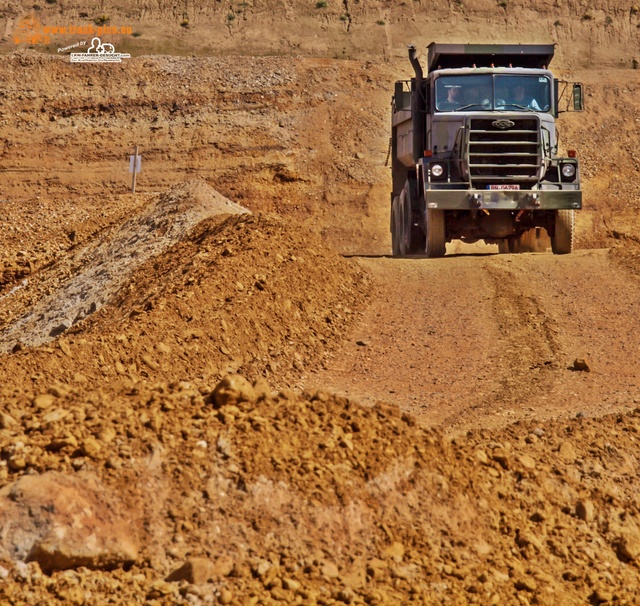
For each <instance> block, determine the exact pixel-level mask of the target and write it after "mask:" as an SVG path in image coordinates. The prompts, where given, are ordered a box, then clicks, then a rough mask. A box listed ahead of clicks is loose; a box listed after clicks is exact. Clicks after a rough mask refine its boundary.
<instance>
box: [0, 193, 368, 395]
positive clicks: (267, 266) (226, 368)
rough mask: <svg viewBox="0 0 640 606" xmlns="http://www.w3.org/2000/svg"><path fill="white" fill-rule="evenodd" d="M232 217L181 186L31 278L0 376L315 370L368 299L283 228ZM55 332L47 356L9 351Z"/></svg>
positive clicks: (224, 204) (334, 259) (216, 199)
mask: <svg viewBox="0 0 640 606" xmlns="http://www.w3.org/2000/svg"><path fill="white" fill-rule="evenodd" d="M238 211H241V212H244V211H242V210H241V207H238V206H237V205H233V204H231V203H230V202H228V201H227V200H225V199H224V198H222V197H221V196H219V195H217V194H216V193H215V192H214V191H213V190H212V189H211V188H209V187H208V186H206V185H204V184H200V183H196V184H187V185H184V186H179V187H177V188H175V189H172V190H170V192H168V193H167V194H164V195H162V196H159V197H158V198H157V199H154V200H153V201H152V202H151V203H150V205H149V206H148V207H145V208H144V209H143V210H142V211H141V212H140V214H139V215H137V216H136V217H134V218H131V219H129V220H128V221H126V222H125V223H124V225H121V226H112V227H111V228H110V229H109V230H108V233H107V234H101V235H100V237H99V238H98V240H97V241H96V242H92V243H91V244H90V245H88V246H86V247H84V248H83V249H82V250H80V251H79V252H78V254H77V255H72V256H71V257H70V258H66V259H65V260H64V263H62V267H61V268H58V267H54V268H52V270H51V271H50V272H48V273H49V275H47V273H46V272H45V273H44V275H42V274H40V276H39V277H40V280H39V281H38V282H37V283H34V288H37V291H36V292H38V291H39V292H43V291H46V292H48V293H49V294H47V296H46V297H45V298H44V299H43V301H42V303H39V304H37V305H36V306H35V307H34V308H33V309H32V310H31V311H30V312H29V314H28V315H27V316H25V318H24V319H23V320H21V321H19V322H17V323H16V324H14V325H12V326H10V327H9V328H7V329H6V330H5V331H4V333H3V336H2V342H3V343H4V347H5V350H6V349H9V348H10V347H13V348H14V355H12V356H5V357H3V358H0V365H1V367H2V371H3V372H4V373H7V375H11V376H12V377H13V381H14V384H15V385H16V386H18V385H22V386H24V387H25V388H28V389H32V388H34V387H35V388H36V389H38V387H40V388H44V389H46V387H47V386H49V385H50V384H51V383H53V382H58V383H61V384H67V385H71V384H78V383H79V384H83V385H85V386H87V385H98V384H100V383H101V382H103V381H105V380H106V381H109V380H113V379H116V378H118V377H120V378H129V379H132V380H137V379H149V380H190V379H192V378H194V377H199V378H200V379H201V380H204V381H208V380H212V381H216V380H217V379H218V378H219V377H221V376H222V375H223V374H224V373H225V372H233V371H235V370H238V369H241V370H243V371H244V372H245V373H247V374H248V375H250V376H254V377H258V376H264V375H266V376H272V377H273V380H274V381H275V382H280V381H282V380H283V379H285V378H286V377H288V376H290V375H294V376H299V375H300V373H302V372H304V369H305V366H306V365H308V364H319V363H321V362H322V360H323V358H324V356H325V355H326V351H325V350H326V349H327V347H328V348H329V349H331V347H332V343H333V341H334V339H335V337H336V336H340V335H341V334H343V332H344V330H345V328H346V327H347V326H348V325H349V324H350V323H351V322H352V321H353V319H355V318H356V317H357V311H358V309H359V308H360V307H361V305H362V304H363V302H364V301H365V300H366V297H367V292H368V286H367V281H366V278H365V276H364V274H363V272H362V271H361V270H359V269H358V268H357V267H356V266H355V265H354V264H353V263H352V262H349V261H347V260H344V259H341V258H340V257H338V255H337V254H336V253H334V252H332V251H330V250H329V249H327V248H326V246H325V245H324V244H323V243H322V242H321V240H320V239H319V238H318V237H317V236H314V235H312V234H310V233H307V232H306V231H305V230H300V228H299V227H294V226H289V225H288V222H287V221H284V220H282V219H279V218H276V217H269V216H262V215H258V216H250V215H247V214H240V215H236V216H233V217H229V218H225V217H227V216H228V214H229V213H230V212H238ZM221 212H222V213H224V216H223V215H220V214H219V213H221ZM212 215H213V216H212ZM205 217H209V218H205ZM178 238H181V241H179V242H177V243H174V242H175V241H176V240H177V239H178ZM172 244H173V245H172ZM61 276H62V277H61ZM25 291H27V292H26V293H25V296H28V294H29V293H28V288H25ZM20 294H21V293H16V294H14V295H11V296H9V297H6V298H5V300H4V301H2V302H1V303H2V304H4V305H6V306H8V305H10V304H11V303H12V300H11V297H16V296H18V295H20ZM105 303H108V305H105ZM93 312H95V313H93ZM85 316H87V317H85ZM61 317H64V318H65V320H64V321H69V323H70V324H71V325H72V326H71V327H67V326H66V324H64V323H63V324H60V322H61V320H60V318H61ZM64 321H63V322H64ZM61 326H62V327H64V328H65V329H66V328H68V330H66V332H65V333H64V335H63V336H61V337H59V338H58V340H57V343H56V346H55V347H53V348H52V347H49V346H40V347H36V348H33V349H28V350H27V349H25V348H24V347H23V346H22V345H19V346H18V347H15V342H16V340H17V339H18V338H19V339H20V342H21V343H24V344H30V343H38V342H42V341H44V340H45V339H52V338H54V337H56V336H58V334H57V333H59V332H62V329H61V328H60V327H61ZM34 381H35V383H34Z"/></svg>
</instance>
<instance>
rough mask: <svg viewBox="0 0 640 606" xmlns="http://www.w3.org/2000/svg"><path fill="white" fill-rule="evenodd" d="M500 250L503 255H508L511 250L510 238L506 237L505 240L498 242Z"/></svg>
mask: <svg viewBox="0 0 640 606" xmlns="http://www.w3.org/2000/svg"><path fill="white" fill-rule="evenodd" d="M498 252H499V253H500V254H501V255H506V254H508V253H509V252H510V251H509V240H507V239H506V238H505V239H504V240H500V242H498Z"/></svg>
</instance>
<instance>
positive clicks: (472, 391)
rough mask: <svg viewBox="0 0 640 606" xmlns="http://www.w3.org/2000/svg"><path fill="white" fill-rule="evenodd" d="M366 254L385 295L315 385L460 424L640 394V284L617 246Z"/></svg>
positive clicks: (617, 405) (567, 412) (617, 403)
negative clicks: (616, 256) (619, 258)
mask: <svg viewBox="0 0 640 606" xmlns="http://www.w3.org/2000/svg"><path fill="white" fill-rule="evenodd" d="M360 262H361V264H362V265H363V266H364V267H366V268H367V269H368V270H369V271H370V272H371V273H372V274H373V276H375V283H376V287H377V293H378V294H377V297H376V300H375V302H374V304H373V305H372V306H371V308H370V309H369V310H368V311H367V313H366V315H365V317H364V318H363V319H362V322H361V323H360V324H359V325H358V326H357V327H356V328H355V330H354V331H353V333H352V335H351V338H350V340H349V341H348V344H347V345H346V346H345V348H344V349H343V350H342V352H341V353H340V354H338V355H337V356H336V357H335V358H334V359H333V360H332V361H331V363H330V364H329V366H328V368H327V369H326V370H325V371H323V372H321V373H320V374H318V375H315V376H313V377H312V378H310V379H309V382H310V383H312V384H313V385H316V384H317V385H324V386H325V387H333V388H335V389H336V390H337V391H340V392H343V393H349V394H350V395H351V396H352V397H356V398H359V399H360V400H361V401H363V402H369V403H373V402H375V401H378V400H386V401H394V402H396V403H397V404H399V405H401V406H402V407H403V408H404V409H405V410H407V411H410V412H412V413H414V414H415V415H417V416H418V417H420V419H421V420H422V421H423V422H425V423H427V424H430V425H441V426H443V427H447V428H450V429H451V430H452V431H460V430H465V429H471V428H477V427H494V426H502V425H505V424H507V423H511V422H513V421H517V420H521V419H530V418H553V417H558V416H571V415H575V414H577V413H584V414H585V415H589V416H590V415H601V414H604V413H607V412H611V411H614V410H619V409H622V408H625V407H629V406H630V407H633V406H634V405H636V404H637V403H638V401H639V400H638V396H639V390H638V385H639V382H640V372H639V369H638V365H637V358H638V349H639V343H638V338H637V335H636V330H637V326H638V325H640V285H639V284H638V283H637V282H636V281H635V280H632V279H630V277H629V275H628V274H627V273H626V271H625V270H624V269H623V268H621V267H620V266H619V265H617V264H615V263H614V262H613V261H612V260H611V259H610V255H609V253H608V252H607V251H606V250H584V251H578V252H576V253H574V254H572V255H567V256H554V255H552V254H548V253H540V254H537V253H536V254H522V255H498V254H474V255H457V256H450V257H445V258H443V259H437V260H432V259H422V258H414V259H391V258H387V257H380V258H361V259H360ZM576 358H585V359H586V360H587V361H588V364H589V366H590V372H579V371H575V370H573V369H572V367H573V363H574V360H575V359H576ZM634 398H635V403H634Z"/></svg>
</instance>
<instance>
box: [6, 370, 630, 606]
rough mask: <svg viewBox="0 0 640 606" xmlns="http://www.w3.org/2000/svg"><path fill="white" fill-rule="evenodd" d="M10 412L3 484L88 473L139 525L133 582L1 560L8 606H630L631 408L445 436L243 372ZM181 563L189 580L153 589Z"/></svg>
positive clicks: (23, 405) (389, 412)
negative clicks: (252, 603) (255, 604)
mask: <svg viewBox="0 0 640 606" xmlns="http://www.w3.org/2000/svg"><path fill="white" fill-rule="evenodd" d="M52 391H53V390H52ZM7 396H9V393H7V392H6V391H5V394H4V398H3V399H4V401H5V402H7V401H8V400H7ZM2 419H3V423H2V426H3V429H1V430H0V431H1V432H2V441H3V443H5V444H12V446H11V447H5V449H4V450H3V457H4V459H5V464H4V465H3V467H2V471H1V473H2V474H3V477H4V481H5V482H8V481H11V480H13V479H15V478H17V477H19V476H20V475H22V474H24V473H32V474H33V473H41V472H45V471H48V470H55V471H57V472H58V473H62V474H70V473H71V474H72V473H73V470H80V469H82V470H85V471H88V472H91V473H92V474H96V475H97V476H99V477H100V480H101V481H102V482H103V483H105V485H107V486H109V487H110V488H111V489H112V490H114V491H118V492H120V494H122V498H123V499H124V500H125V501H126V503H127V504H128V506H129V508H130V510H131V511H137V512H139V513H140V518H139V520H138V522H137V523H138V531H139V533H140V535H141V538H142V539H143V544H144V548H143V553H141V556H140V558H139V561H138V563H137V564H135V565H134V566H133V567H132V568H131V569H130V570H128V571H127V572H124V571H119V572H115V573H107V574H105V573H100V572H90V571H88V570H87V569H80V570H78V571H77V572H73V573H68V572H57V573H55V572H54V573H53V574H52V576H51V577H48V576H45V575H43V574H42V573H41V572H40V570H39V567H38V566H37V565H36V564H29V565H28V566H26V567H25V566H24V565H23V564H20V563H19V562H18V563H15V562H11V561H6V560H5V562H4V566H5V573H3V574H5V576H6V575H8V579H7V580H5V581H4V582H3V583H0V596H2V597H3V598H4V599H9V600H10V601H12V603H15V602H19V601H21V600H25V601H27V602H29V603H35V602H38V601H46V602H50V600H56V599H57V600H58V601H59V602H64V601H65V599H69V598H68V595H67V593H66V592H67V591H73V592H74V594H73V595H75V596H76V598H75V600H76V602H77V603H86V604H99V603H103V602H104V600H105V599H106V597H107V595H108V594H109V593H111V595H113V592H117V595H118V596H119V601H118V602H117V603H128V602H131V601H133V602H135V603H142V601H143V600H144V599H145V598H147V599H157V600H159V602H158V603H166V604H169V603H194V602H195V603H197V604H200V603H208V602H210V600H211V599H215V598H216V597H217V599H218V601H219V602H220V603H233V604H236V603H237V604H242V603H246V602H247V600H249V599H250V598H251V596H253V597H255V598H257V601H259V602H262V603H271V601H274V600H276V601H277V600H280V601H285V602H288V603H298V602H300V603H306V604H314V603H317V604H323V603H324V604H328V603H332V600H333V601H335V603H354V604H358V603H371V604H373V603H375V604H398V603H407V602H410V601H416V602H418V603H445V602H446V603H451V602H452V601H453V602H454V603H483V604H486V603H516V602H520V603H539V604H558V603H563V604H570V603H576V604H577V603H585V602H587V601H591V602H595V603H604V602H606V601H611V600H616V599H617V600H619V601H623V600H628V601H634V600H635V599H636V598H637V595H636V592H637V585H636V583H635V579H636V578H637V569H636V563H637V561H638V558H640V548H639V545H640V525H639V524H638V523H637V520H636V517H637V516H638V514H639V513H640V509H639V507H640V505H639V504H638V502H637V498H636V493H637V490H638V480H637V477H636V474H635V472H634V470H635V468H636V467H637V460H636V455H635V451H636V447H635V442H636V438H635V437H634V436H635V435H636V434H637V432H638V430H639V429H640V412H638V411H636V412H634V413H631V414H628V415H618V416H615V417H607V418H605V419H603V420H592V419H585V418H578V419H575V420H573V421H570V422H567V423H548V424H546V425H544V426H541V425H537V424H534V423H521V424H518V425H515V426H512V427H510V428H508V429H507V430H506V431H492V432H489V431H484V432H476V433H471V434H468V435H467V436H466V437H465V438H464V439H456V440H453V441H450V440H449V439H447V438H445V437H444V436H443V435H441V434H440V433H439V432H437V431H433V430H424V429H422V428H420V427H419V426H417V425H416V424H415V422H414V420H413V419H412V418H411V417H409V416H407V415H405V414H402V413H401V412H400V410H399V409H397V408H395V407H393V406H386V405H382V404H379V405H377V406H374V407H373V408H368V407H362V406H360V405H358V404H357V403H354V402H351V401H349V400H348V399H343V398H337V397H335V396H329V395H327V394H324V393H322V392H318V393H314V394H305V395H302V396H296V395H294V394H292V393H285V392H281V393H279V394H278V395H275V396H273V395H271V391H270V389H269V387H268V386H267V385H266V384H265V383H262V382H257V383H255V384H254V385H253V386H252V385H251V384H250V383H248V382H247V381H245V380H244V379H242V378H241V377H237V376H235V377H228V378H226V379H225V380H224V381H223V382H222V383H221V384H220V385H218V386H217V388H216V389H215V390H213V391H211V388H210V387H207V386H200V387H196V386H194V385H189V384H186V383H183V384H173V385H168V384H158V385H156V386H154V387H149V386H147V385H144V384H141V383H137V384H136V383H131V382H128V383H126V384H123V385H122V386H121V387H120V388H117V389H114V390H113V391H111V392H107V391H105V390H104V389H101V390H99V391H93V392H86V391H83V390H79V389H77V390H73V389H72V390H70V391H68V392H67V393H62V392H61V391H60V390H59V389H58V390H57V391H55V395H51V396H50V397H49V398H48V399H44V398H40V399H36V400H34V401H32V402H29V401H27V402H25V401H14V403H13V404H9V405H8V406H6V408H5V413H4V415H3V417H2ZM36 428H37V430H36ZM602 435H606V436H607V438H603V437H602ZM184 566H186V567H187V570H188V571H190V572H188V574H187V573H186V572H185V568H184ZM194 567H195V568H196V569H197V570H200V573H198V574H196V573H194ZM178 569H182V572H181V573H180V574H174V575H173V577H171V578H174V579H180V578H187V579H190V580H191V583H189V582H187V581H185V580H175V581H174V582H172V581H166V580H164V579H166V578H167V577H169V576H170V575H172V574H173V573H175V572H176V571H177V570H178ZM194 575H195V576H194ZM83 600H84V602H83ZM53 603H57V602H53Z"/></svg>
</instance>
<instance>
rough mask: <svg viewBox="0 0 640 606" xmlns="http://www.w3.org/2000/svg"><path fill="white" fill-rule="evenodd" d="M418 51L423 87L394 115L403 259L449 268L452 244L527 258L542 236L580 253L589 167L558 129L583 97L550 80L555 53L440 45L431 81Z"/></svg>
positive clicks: (403, 84) (411, 89) (548, 48)
mask: <svg viewBox="0 0 640 606" xmlns="http://www.w3.org/2000/svg"><path fill="white" fill-rule="evenodd" d="M408 49H409V61H410V62H411V65H412V66H413V71H414V73H415V76H414V77H412V78H411V79H410V80H398V81H397V82H396V83H395V89H394V94H393V97H392V104H391V105H392V116H391V157H392V166H391V172H392V187H393V190H392V192H391V213H390V215H391V217H390V227H391V240H392V249H393V256H405V255H414V254H423V255H424V254H426V256H428V257H442V256H443V255H444V254H445V252H446V244H447V242H451V241H453V240H461V241H463V242H468V243H473V242H477V241H478V240H484V241H485V242H486V243H488V244H498V250H499V251H500V252H505V253H506V252H518V251H520V250H522V244H523V242H525V240H526V239H528V238H531V234H535V233H537V234H538V236H539V235H540V234H541V233H542V234H544V232H542V230H543V229H544V230H546V233H547V234H548V238H549V239H550V241H551V249H552V251H553V252H554V253H556V254H566V253H570V252H571V251H572V249H573V241H574V221H575V218H574V212H575V211H576V210H578V209H580V208H582V191H581V189H580V166H579V163H578V158H577V155H576V152H575V150H567V151H566V154H563V155H559V151H558V133H557V130H556V119H557V117H558V115H559V114H560V113H562V112H564V111H582V109H583V86H582V84H581V83H579V82H574V83H571V82H566V81H563V80H559V79H558V78H555V77H554V76H553V74H552V73H551V71H549V64H550V63H551V60H552V58H553V55H554V50H555V48H554V45H551V44H529V45H523V44H513V45H495V44H487V45H479V44H439V43H435V42H433V43H431V44H429V46H428V68H427V72H426V74H425V73H424V72H423V70H422V66H421V64H420V61H419V60H418V57H417V50H416V47H415V46H413V45H410V46H409V47H408Z"/></svg>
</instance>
